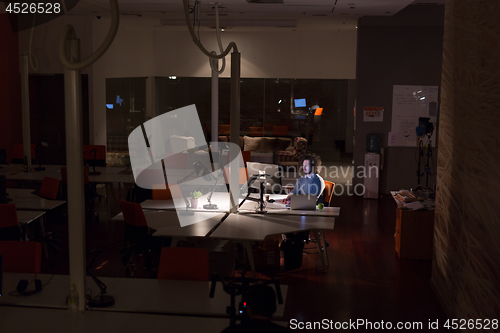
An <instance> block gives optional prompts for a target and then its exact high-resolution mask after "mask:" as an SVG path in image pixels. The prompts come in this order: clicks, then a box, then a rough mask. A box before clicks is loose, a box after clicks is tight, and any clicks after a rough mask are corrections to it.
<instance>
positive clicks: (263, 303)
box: [245, 284, 276, 319]
mask: <svg viewBox="0 0 500 333" xmlns="http://www.w3.org/2000/svg"><path fill="white" fill-rule="evenodd" d="M245 300H246V302H247V307H248V314H249V315H250V317H251V318H265V319H271V317H272V316H273V314H274V313H275V312H276V294H275V292H274V289H273V288H271V287H269V286H266V285H260V284H256V285H253V286H252V287H250V289H249V290H248V292H247V293H246V295H245Z"/></svg>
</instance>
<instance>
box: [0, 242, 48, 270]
mask: <svg viewBox="0 0 500 333" xmlns="http://www.w3.org/2000/svg"><path fill="white" fill-rule="evenodd" d="M0 254H1V255H3V270H4V272H11V273H35V274H38V273H40V272H41V271H42V244H41V243H39V242H24V241H0Z"/></svg>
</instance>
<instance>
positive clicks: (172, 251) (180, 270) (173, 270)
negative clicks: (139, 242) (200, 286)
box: [158, 247, 209, 281]
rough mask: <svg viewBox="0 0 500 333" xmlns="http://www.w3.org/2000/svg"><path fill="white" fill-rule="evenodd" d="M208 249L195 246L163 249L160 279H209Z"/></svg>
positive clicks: (159, 270)
mask: <svg viewBox="0 0 500 333" xmlns="http://www.w3.org/2000/svg"><path fill="white" fill-rule="evenodd" d="M208 275H209V260H208V250H206V249H199V248H193V247H164V248H162V249H161V256H160V265H159V267H158V279H162V280H193V281H208Z"/></svg>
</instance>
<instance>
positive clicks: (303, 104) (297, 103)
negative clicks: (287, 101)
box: [293, 98, 306, 108]
mask: <svg viewBox="0 0 500 333" xmlns="http://www.w3.org/2000/svg"><path fill="white" fill-rule="evenodd" d="M293 102H294V105H295V107H296V108H305V107H306V99H305V98H297V99H294V100H293Z"/></svg>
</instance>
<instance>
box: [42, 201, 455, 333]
mask: <svg viewBox="0 0 500 333" xmlns="http://www.w3.org/2000/svg"><path fill="white" fill-rule="evenodd" d="M333 201H334V202H333V204H332V206H339V207H341V213H340V217H339V218H337V219H336V222H335V229H334V230H333V231H328V232H326V239H327V241H328V242H329V247H328V255H329V261H330V267H329V269H328V271H327V272H326V273H324V272H322V271H321V269H320V268H321V264H320V261H319V256H318V254H315V253H316V252H317V250H316V246H315V244H312V243H309V244H307V245H306V250H305V251H306V252H310V254H306V253H304V255H303V265H302V267H301V268H299V269H296V270H292V271H282V272H281V273H279V274H278V275H277V278H279V280H280V282H281V283H282V284H288V286H289V289H288V295H287V303H286V308H285V314H284V320H285V321H289V320H292V319H296V320H298V321H304V322H305V321H309V322H313V321H321V320H323V319H327V320H332V321H334V322H345V321H347V322H349V320H351V321H356V320H358V319H363V320H367V321H370V322H372V323H374V324H375V325H376V324H377V323H380V322H381V321H384V323H387V322H391V323H392V324H393V325H394V327H395V325H396V323H397V322H411V323H413V322H417V323H418V322H419V323H422V327H423V328H422V329H413V330H414V331H419V332H421V331H422V332H425V331H430V330H428V323H429V320H430V321H432V322H434V321H436V320H439V323H440V327H441V328H442V324H443V323H444V321H445V320H446V317H445V315H444V313H443V311H442V309H441V307H440V305H439V303H438V301H437V299H436V297H435V296H434V293H433V292H432V290H431V288H430V286H429V279H430V272H431V262H430V261H411V260H399V259H398V258H397V256H396V254H395V250H394V228H395V208H396V204H395V202H394V201H393V200H392V198H385V199H384V198H382V199H378V200H364V199H363V198H359V197H352V196H339V197H334V199H333ZM98 207H100V209H101V210H100V211H99V214H100V221H99V222H96V221H92V220H89V221H88V222H87V235H86V241H87V247H88V249H89V250H92V249H98V248H103V247H106V246H107V245H110V244H113V243H114V242H117V241H120V240H121V239H122V237H123V226H122V223H117V222H111V221H109V220H108V218H107V216H106V210H105V206H104V204H103V203H100V204H99V203H98ZM49 228H52V230H55V231H56V236H59V238H62V239H63V241H62V242H61V244H60V245H61V246H60V250H59V252H58V253H57V254H56V255H52V256H51V259H50V260H49V261H47V262H45V264H44V272H47V273H59V274H68V272H69V270H68V255H67V242H65V241H64V233H65V232H66V233H67V230H65V227H64V225H63V224H58V225H54V224H53V225H50V224H49ZM88 260H90V258H89V257H88ZM99 266H100V268H98V267H99ZM94 268H96V269H95V272H96V274H97V275H98V276H117V277H124V276H125V268H124V266H123V264H122V263H121V262H120V258H119V248H115V249H111V250H108V251H105V252H103V253H102V254H100V255H99V256H98V258H97V260H96V264H95V265H94ZM141 277H147V275H146V276H144V275H142V276H141ZM365 328H366V327H365ZM351 329H352V326H351ZM359 329H361V327H360V328H359ZM309 331H310V332H314V331H316V330H309ZM433 331H434V332H435V331H436V330H433ZM438 331H439V330H438Z"/></svg>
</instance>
